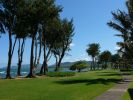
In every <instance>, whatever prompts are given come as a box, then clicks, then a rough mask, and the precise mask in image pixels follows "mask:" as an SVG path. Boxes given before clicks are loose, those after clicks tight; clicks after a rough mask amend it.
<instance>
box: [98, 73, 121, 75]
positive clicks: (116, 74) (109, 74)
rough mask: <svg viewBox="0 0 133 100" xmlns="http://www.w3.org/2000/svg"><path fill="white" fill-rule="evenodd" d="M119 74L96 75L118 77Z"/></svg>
mask: <svg viewBox="0 0 133 100" xmlns="http://www.w3.org/2000/svg"><path fill="white" fill-rule="evenodd" d="M120 75H121V74H119V73H114V74H101V75H98V76H120Z"/></svg>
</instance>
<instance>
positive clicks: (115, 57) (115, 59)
mask: <svg viewBox="0 0 133 100" xmlns="http://www.w3.org/2000/svg"><path fill="white" fill-rule="evenodd" d="M119 59H120V56H119V54H114V55H112V56H111V65H112V68H118V64H117V63H118V61H119Z"/></svg>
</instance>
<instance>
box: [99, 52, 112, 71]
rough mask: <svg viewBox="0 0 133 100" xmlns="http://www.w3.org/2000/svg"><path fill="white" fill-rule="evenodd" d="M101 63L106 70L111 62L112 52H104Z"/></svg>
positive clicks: (100, 57)
mask: <svg viewBox="0 0 133 100" xmlns="http://www.w3.org/2000/svg"><path fill="white" fill-rule="evenodd" d="M99 59H100V62H102V63H103V68H104V69H106V68H107V66H108V62H110V61H111V52H110V51H104V52H102V53H101V54H100V56H99Z"/></svg>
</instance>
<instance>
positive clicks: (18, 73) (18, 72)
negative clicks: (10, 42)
mask: <svg viewBox="0 0 133 100" xmlns="http://www.w3.org/2000/svg"><path fill="white" fill-rule="evenodd" d="M18 42H19V43H18V70H17V75H18V76H21V74H20V69H21V68H20V39H19V40H18Z"/></svg>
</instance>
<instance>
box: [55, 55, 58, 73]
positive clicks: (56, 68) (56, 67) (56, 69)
mask: <svg viewBox="0 0 133 100" xmlns="http://www.w3.org/2000/svg"><path fill="white" fill-rule="evenodd" d="M55 59H56V63H55V65H56V66H55V71H58V57H57V56H56V55H55Z"/></svg>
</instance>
